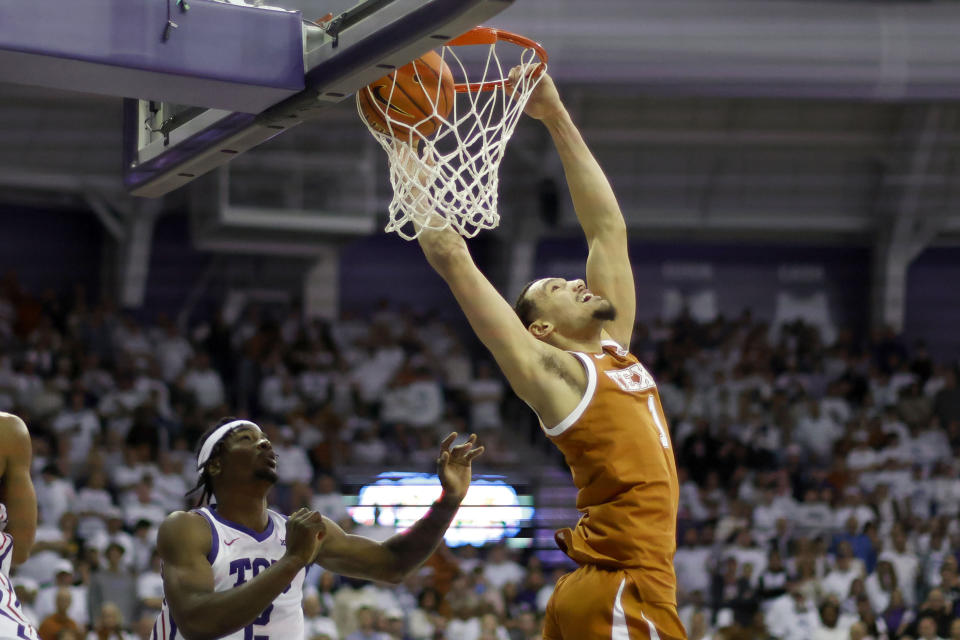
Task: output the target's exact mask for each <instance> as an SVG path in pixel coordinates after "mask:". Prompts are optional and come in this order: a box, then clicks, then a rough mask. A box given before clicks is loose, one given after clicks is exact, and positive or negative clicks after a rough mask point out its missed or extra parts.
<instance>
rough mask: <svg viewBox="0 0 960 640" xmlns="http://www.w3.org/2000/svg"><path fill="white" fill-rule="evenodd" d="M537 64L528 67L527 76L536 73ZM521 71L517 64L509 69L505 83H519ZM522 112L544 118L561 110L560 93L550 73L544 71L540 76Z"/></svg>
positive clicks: (511, 85) (533, 116)
mask: <svg viewBox="0 0 960 640" xmlns="http://www.w3.org/2000/svg"><path fill="white" fill-rule="evenodd" d="M539 66H540V65H539V64H535V65H531V66H530V67H528V68H527V74H526V75H527V77H528V78H529V77H531V76H533V75H534V74H535V73H537V69H538V68H539ZM521 73H523V67H521V66H519V65H518V66H516V67H514V68H513V69H510V75H509V76H508V79H507V84H508V85H509V86H510V87H515V86H517V85H518V84H519V83H520V74H521ZM523 112H524V113H525V114H527V115H528V116H530V117H531V118H534V119H536V120H546V119H548V118H550V117H552V116H555V115H558V114H560V113H561V112H563V102H561V100H560V93H559V92H558V91H557V87H556V85H555V84H553V78H551V77H550V74H548V73H544V74H543V77H542V78H540V82H539V83H537V86H536V87H534V88H533V92H532V93H531V94H530V98H529V99H528V100H527V104H526V106H524V108H523Z"/></svg>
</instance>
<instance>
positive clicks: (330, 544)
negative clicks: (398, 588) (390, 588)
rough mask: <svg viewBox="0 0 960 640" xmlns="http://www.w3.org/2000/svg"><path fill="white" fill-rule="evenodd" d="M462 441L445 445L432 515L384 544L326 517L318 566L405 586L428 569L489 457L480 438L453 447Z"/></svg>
mask: <svg viewBox="0 0 960 640" xmlns="http://www.w3.org/2000/svg"><path fill="white" fill-rule="evenodd" d="M456 437H457V434H456V433H451V434H450V435H448V436H447V437H446V439H444V441H443V442H442V443H441V445H440V457H439V458H437V475H438V476H439V478H440V484H441V486H442V487H443V494H442V496H441V497H440V499H439V500H438V501H437V502H435V503H434V504H433V507H432V508H431V509H430V511H429V512H428V513H427V515H425V516H424V517H423V518H421V519H420V520H417V521H416V522H415V523H414V524H413V526H411V527H410V528H409V529H408V530H406V531H404V532H403V533H399V534H397V535H395V536H392V537H390V538H389V539H387V540H385V541H383V542H382V543H381V542H375V541H373V540H370V539H368V538H364V537H362V536H355V535H349V534H347V533H345V532H344V531H343V529H341V528H340V527H339V526H337V525H336V524H335V523H333V522H332V521H331V520H329V519H327V518H324V524H325V525H326V531H325V535H324V538H323V541H322V543H321V545H320V551H319V553H318V554H317V559H316V561H317V563H318V564H319V565H320V566H322V567H324V568H325V569H328V570H330V571H333V572H335V573H339V574H342V575H347V576H352V577H355V578H364V579H367V580H377V581H380V582H391V583H397V582H400V581H401V580H403V579H404V578H405V577H406V576H407V575H408V574H409V573H410V572H411V571H414V570H415V569H416V568H417V567H419V566H420V565H422V564H423V563H424V562H425V561H426V560H427V559H428V558H429V557H430V556H431V555H432V554H433V552H434V551H435V550H436V549H437V547H438V546H439V545H440V542H441V541H442V540H443V534H444V533H446V531H447V528H448V527H449V526H450V523H451V522H452V521H453V518H454V516H455V515H456V513H457V510H458V509H459V508H460V502H461V501H463V498H464V496H466V495H467V489H468V488H469V487H470V475H471V463H472V462H473V460H474V459H475V458H476V457H477V456H479V455H480V454H481V453H483V447H476V446H474V445H475V444H476V441H477V437H476V435H472V436H470V439H469V440H467V442H465V443H464V444H462V445H460V446H458V447H453V448H452V449H451V448H450V445H451V444H453V441H454V439H456Z"/></svg>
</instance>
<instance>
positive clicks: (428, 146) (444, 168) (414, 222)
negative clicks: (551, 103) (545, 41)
mask: <svg viewBox="0 0 960 640" xmlns="http://www.w3.org/2000/svg"><path fill="white" fill-rule="evenodd" d="M498 45H500V51H499V52H498ZM484 48H485V49H484ZM508 49H509V54H508V53H507V50H508ZM439 53H440V57H441V59H442V61H443V62H444V63H445V64H446V65H447V66H448V67H449V69H450V71H451V72H452V74H453V79H454V82H455V85H454V88H455V91H456V95H455V97H454V99H453V101H452V102H453V105H452V109H451V110H450V111H449V113H443V112H442V110H441V109H438V104H440V105H443V106H447V105H446V102H447V101H446V100H445V99H443V98H442V97H441V96H442V94H443V87H440V88H439V89H436V90H435V91H434V93H435V95H433V96H429V102H430V104H429V105H427V108H426V109H424V111H425V116H426V117H424V118H423V119H422V120H420V121H419V123H417V124H410V122H409V114H405V115H407V118H408V121H407V122H403V121H401V120H399V119H397V118H394V117H392V116H391V114H390V112H391V109H390V105H389V102H390V100H391V99H392V98H393V96H394V95H398V96H399V95H400V93H399V92H400V91H402V89H398V87H397V82H398V81H397V77H398V75H399V72H396V73H393V74H391V75H392V78H393V79H392V84H391V85H390V87H391V88H390V90H389V91H386V92H380V93H379V95H378V96H376V97H377V98H378V99H379V100H380V104H383V103H384V101H386V108H384V109H382V110H381V112H379V113H378V114H377V115H378V116H382V120H383V121H384V123H377V122H371V120H370V119H368V117H367V116H366V115H365V113H364V108H363V107H362V105H361V93H366V96H363V98H364V100H365V101H366V102H367V105H368V106H367V109H369V105H370V104H374V103H373V100H374V94H373V92H372V91H371V89H370V88H369V87H365V88H363V89H361V90H360V91H359V92H357V110H358V111H359V113H360V117H361V119H362V120H363V122H364V124H366V125H367V129H369V131H370V133H371V134H372V135H373V137H374V138H375V139H376V140H377V142H379V143H380V146H381V147H383V149H384V151H386V152H387V157H388V160H389V164H390V184H391V186H392V187H393V198H392V200H391V201H390V206H389V214H390V219H389V221H388V222H387V226H386V228H385V230H386V231H387V232H392V231H396V232H397V234H398V235H399V236H400V237H402V238H404V239H406V240H413V239H414V238H416V237H417V236H418V235H419V234H420V232H421V231H422V230H423V229H424V228H429V229H443V228H446V227H447V226H452V227H453V228H454V229H456V230H457V232H458V233H460V234H461V235H463V236H466V237H468V238H472V237H473V236H475V235H477V233H479V232H480V230H481V229H493V228H494V227H496V226H497V225H498V224H499V223H500V216H499V214H498V213H497V188H498V184H499V178H498V172H499V168H500V162H501V160H502V159H503V152H504V149H505V148H506V146H507V142H508V141H509V140H510V136H512V135H513V132H514V129H515V128H516V126H517V122H518V120H519V119H520V114H522V113H523V108H524V105H526V103H527V100H528V99H529V97H530V94H531V92H532V91H533V89H534V87H536V85H537V83H538V82H539V81H540V78H541V77H542V75H543V72H544V71H545V70H546V66H547V65H546V63H547V52H546V51H545V50H544V49H543V47H542V46H540V45H539V44H538V43H536V42H534V41H532V40H530V39H528V38H524V37H523V36H518V35H516V34H513V33H509V32H506V31H501V30H499V29H491V28H489V27H476V28H474V29H471V30H470V31H468V32H466V33H464V34H463V35H461V36H459V37H457V38H454V39H452V40H450V41H449V42H447V43H446V44H444V45H443V47H442V48H441V50H440V52H439ZM508 56H509V57H508ZM538 64H539V66H537V65H538ZM514 66H519V67H520V74H519V80H518V81H517V83H516V86H515V87H511V86H510V85H509V84H508V82H507V77H508V74H509V72H510V69H511V68H512V67H514ZM413 69H414V73H415V76H416V77H417V79H418V80H419V73H420V70H419V67H417V66H416V65H414V67H413ZM444 73H446V71H444ZM439 75H441V74H438V76H439ZM432 80H433V82H434V83H435V82H436V79H432ZM423 86H427V83H426V82H424V83H423ZM511 89H512V91H511ZM384 94H386V95H384ZM430 107H432V113H426V112H427V111H430ZM447 108H449V107H447ZM384 124H385V126H384ZM423 125H428V126H423ZM418 127H419V129H418ZM422 131H429V134H427V135H425V134H424V133H422Z"/></svg>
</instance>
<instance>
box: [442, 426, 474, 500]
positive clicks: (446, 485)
mask: <svg viewBox="0 0 960 640" xmlns="http://www.w3.org/2000/svg"><path fill="white" fill-rule="evenodd" d="M456 439H457V434H456V433H451V434H450V435H448V436H447V437H446V438H444V439H443V442H441V443H440V457H439V458H437V476H438V477H439V478H440V486H442V487H443V492H444V493H445V494H446V496H447V498H449V499H450V500H456V501H457V502H460V501H461V500H463V497H464V496H465V495H467V489H469V488H470V475H471V467H470V463H471V462H473V460H474V458H476V457H477V456H479V455H480V454H481V453H483V447H477V446H474V445H476V443H477V434H475V433H474V434H471V436H470V439H469V440H467V441H466V442H464V443H463V444H461V445H460V446H458V447H454V448H453V449H451V448H450V445H452V444H453V441H454V440H456Z"/></svg>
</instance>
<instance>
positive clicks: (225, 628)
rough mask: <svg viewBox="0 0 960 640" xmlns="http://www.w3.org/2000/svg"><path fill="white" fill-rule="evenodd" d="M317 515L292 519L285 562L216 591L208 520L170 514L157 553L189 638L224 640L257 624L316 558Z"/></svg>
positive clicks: (177, 616) (168, 596)
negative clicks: (241, 582)
mask: <svg viewBox="0 0 960 640" xmlns="http://www.w3.org/2000/svg"><path fill="white" fill-rule="evenodd" d="M313 515H314V516H315V518H314V520H316V522H313V523H311V522H309V520H308V519H307V516H306V514H300V517H299V519H298V518H297V515H296V514H295V515H294V516H293V517H291V518H290V519H289V520H288V521H287V534H286V535H287V553H286V555H285V556H284V557H283V558H281V559H280V560H279V561H277V562H276V563H274V564H272V565H271V566H270V567H269V568H267V569H265V570H263V571H261V572H260V573H259V574H258V575H257V576H256V577H254V578H252V579H250V580H248V581H246V582H244V583H243V584H240V585H238V586H236V587H234V588H232V589H226V590H224V591H214V580H213V568H212V567H211V566H210V562H209V561H208V560H207V553H209V551H210V547H211V545H212V538H211V537H210V527H209V525H208V524H207V523H206V521H205V520H204V519H203V517H202V516H200V515H197V514H193V513H186V512H183V511H176V512H174V513H172V514H170V515H169V516H167V519H166V520H164V522H163V524H162V525H160V531H159V532H158V535H157V551H158V552H159V553H160V557H161V558H162V559H163V572H162V574H163V594H164V597H165V598H166V601H167V604H168V605H169V607H170V613H171V616H172V617H173V621H174V622H175V623H176V625H177V628H178V629H179V630H180V633H181V634H182V635H183V637H184V638H187V639H188V640H208V639H212V638H221V637H223V636H225V635H228V634H231V633H233V632H235V631H237V630H239V629H242V628H243V627H245V626H247V625H248V624H251V623H252V622H254V620H256V618H257V617H258V616H259V615H260V614H261V612H262V611H263V610H264V609H266V608H267V607H269V606H270V604H271V603H272V602H273V601H274V599H276V597H277V596H278V595H280V593H281V592H282V591H283V590H284V589H286V588H287V587H288V586H289V585H290V582H291V581H292V580H293V579H294V578H295V577H296V575H297V574H298V573H299V572H300V571H301V570H303V568H304V567H305V566H306V565H307V564H309V562H310V560H311V559H312V558H313V556H314V555H315V554H316V549H317V546H318V541H317V531H318V529H319V527H320V523H319V516H318V515H317V514H315V513H314V514H313ZM171 637H173V636H172V635H171Z"/></svg>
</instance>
